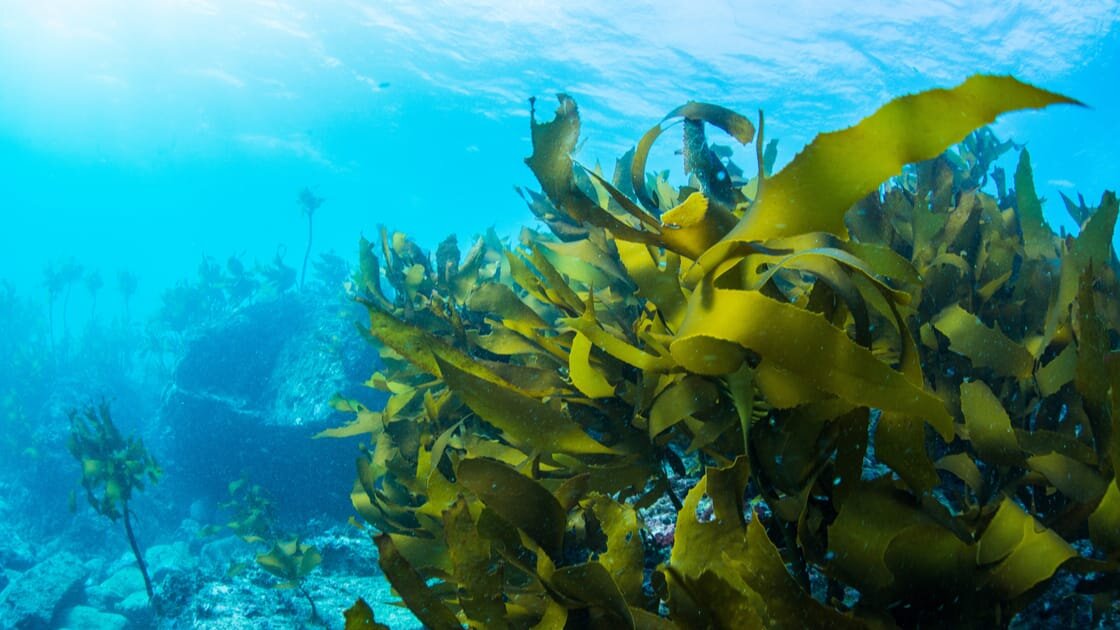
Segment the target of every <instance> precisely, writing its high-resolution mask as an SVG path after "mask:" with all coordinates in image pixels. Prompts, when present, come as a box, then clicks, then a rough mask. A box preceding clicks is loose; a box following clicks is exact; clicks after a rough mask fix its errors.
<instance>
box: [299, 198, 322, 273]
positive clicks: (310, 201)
mask: <svg viewBox="0 0 1120 630" xmlns="http://www.w3.org/2000/svg"><path fill="white" fill-rule="evenodd" d="M324 201H326V200H325V199H323V198H322V197H316V196H315V193H313V192H311V189H310V188H304V189H303V190H301V191H299V207H300V210H302V211H303V214H305V215H307V249H305V250H304V251H303V265H302V266H301V267H300V270H299V288H300V290H302V289H303V282H304V280H305V279H306V278H307V261H308V260H309V259H310V258H311V237H312V235H313V234H314V232H313V227H314V222H313V219H314V217H315V211H316V210H318V209H319V207H320V206H322V205H323V202H324Z"/></svg>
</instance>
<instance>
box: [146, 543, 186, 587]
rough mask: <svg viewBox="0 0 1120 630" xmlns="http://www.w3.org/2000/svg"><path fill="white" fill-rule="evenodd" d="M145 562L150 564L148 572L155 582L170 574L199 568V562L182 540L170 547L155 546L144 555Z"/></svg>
mask: <svg viewBox="0 0 1120 630" xmlns="http://www.w3.org/2000/svg"><path fill="white" fill-rule="evenodd" d="M144 560H145V561H146V562H147V563H148V571H150V572H151V574H152V579H153V580H158V579H161V578H162V577H163V576H165V575H167V574H168V573H173V572H177V571H193V570H194V569H195V567H197V566H198V560H197V559H196V558H195V557H194V556H192V555H191V552H190V546H189V545H188V544H187V543H186V542H184V541H181V540H180V541H176V542H174V543H171V544H169V545H153V546H152V547H151V548H150V549H148V552H147V553H145V554H144Z"/></svg>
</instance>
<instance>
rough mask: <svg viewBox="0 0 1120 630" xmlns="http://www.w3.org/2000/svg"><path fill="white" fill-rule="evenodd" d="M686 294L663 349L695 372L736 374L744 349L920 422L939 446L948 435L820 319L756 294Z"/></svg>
mask: <svg viewBox="0 0 1120 630" xmlns="http://www.w3.org/2000/svg"><path fill="white" fill-rule="evenodd" d="M700 293H701V291H697V295H694V296H693V299H692V300H691V303H690V305H689V316H688V317H686V319H685V324H684V327H683V328H682V329H681V331H680V334H679V335H678V336H677V339H676V340H675V341H673V343H672V345H671V346H670V350H671V352H672V354H673V358H674V359H676V360H677V362H678V363H680V365H682V366H683V367H685V368H686V369H688V370H690V371H692V372H696V373H698V374H712V375H718V374H727V373H730V372H733V371H734V370H736V369H737V368H738V367H739V365H740V363H741V362H742V361H743V358H744V350H750V351H752V352H755V353H757V354H758V355H759V356H761V357H762V361H763V362H766V361H773V362H774V363H776V364H777V365H778V367H781V368H782V369H784V370H787V371H789V372H790V374H792V375H793V376H794V377H795V378H796V379H798V380H799V381H805V382H808V383H810V384H811V385H812V386H813V387H816V388H818V389H820V390H822V391H825V392H829V393H832V394H835V395H836V396H838V397H840V398H842V399H844V400H847V401H849V402H853V403H856V404H858V405H865V406H868V407H876V408H879V409H883V410H887V411H897V412H899V413H904V414H908V415H912V416H915V417H918V418H923V419H925V420H926V421H927V422H929V424H930V425H931V426H933V427H934V428H935V429H937V431H938V433H940V434H941V436H942V437H943V438H945V439H946V440H948V439H950V438H951V437H952V434H953V429H952V418H951V417H950V416H949V413H948V411H946V410H945V406H944V403H942V401H941V399H939V398H938V397H937V396H935V395H933V394H930V393H929V392H927V391H925V390H923V389H922V388H921V387H919V386H917V385H915V384H914V383H912V382H911V381H910V380H909V379H907V378H906V377H905V376H903V374H902V373H901V372H897V371H895V370H893V369H891V368H890V367H889V366H888V365H886V364H885V363H883V362H881V361H879V360H878V359H876V358H875V356H874V355H872V354H871V351H870V350H868V349H866V348H864V347H862V346H859V345H857V344H856V343H855V342H854V341H852V340H851V339H850V338H849V337H848V336H847V334H845V333H844V331H842V330H840V329H838V328H836V327H835V326H833V325H832V324H830V323H828V321H827V320H825V319H824V317H822V316H821V315H819V314H817V313H811V312H809V311H806V310H804V309H801V308H798V307H796V306H794V305H792V304H788V303H783V302H779V301H777V300H773V299H771V298H769V297H766V296H765V295H763V294H761V293H759V292H757V291H733V290H726V289H710V290H708V291H704V292H703V293H705V295H699V294H700Z"/></svg>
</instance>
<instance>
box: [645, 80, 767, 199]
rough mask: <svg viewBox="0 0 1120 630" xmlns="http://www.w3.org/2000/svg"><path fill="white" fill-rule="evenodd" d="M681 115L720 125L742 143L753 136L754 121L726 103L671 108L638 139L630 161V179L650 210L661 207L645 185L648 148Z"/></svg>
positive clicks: (748, 141) (688, 118) (684, 118)
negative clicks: (731, 108) (722, 104)
mask: <svg viewBox="0 0 1120 630" xmlns="http://www.w3.org/2000/svg"><path fill="white" fill-rule="evenodd" d="M678 119H681V120H684V121H690V120H691V121H702V122H706V123H708V124H710V125H714V126H716V127H719V128H720V129H722V130H724V131H726V132H727V133H728V134H729V135H730V136H731V137H733V138H735V139H736V140H738V141H739V143H740V144H744V145H746V144H748V143H750V141H751V140H753V139H754V123H752V122H751V121H750V119H749V118H747V117H746V116H743V115H742V114H738V113H736V112H734V111H732V110H730V109H727V108H726V107H721V106H719V105H712V104H711V103H697V102H695V101H689V102H688V103H685V104H684V105H681V106H680V107H678V108H676V109H674V110H673V111H671V112H669V113H668V114H666V115H665V117H664V118H662V119H661V122H659V123H658V124H656V125H654V126H653V127H652V128H650V130H649V131H647V132H646V133H645V135H643V136H642V139H641V140H639V141H638V147H637V148H636V149H635V150H634V159H633V161H632V162H631V163H630V183H631V186H633V188H634V196H635V197H637V198H638V201H640V202H641V204H642V205H643V206H645V208H646V209H647V210H651V211H656V210H657V207H658V204H657V202H656V201H655V200H654V199H653V197H651V196H650V194H649V191H648V189H647V188H646V160H647V159H648V158H649V151H650V149H651V148H652V147H653V143H654V142H655V141H656V140H657V138H658V137H659V136H660V135H661V134H662V133H663V132H664V131H665V130H666V129H668V128H669V127H670V126H672V125H673V124H676V123H677V122H680V121H679V120H678ZM670 121H671V122H670ZM666 123H669V124H666Z"/></svg>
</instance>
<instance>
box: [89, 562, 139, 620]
mask: <svg viewBox="0 0 1120 630" xmlns="http://www.w3.org/2000/svg"><path fill="white" fill-rule="evenodd" d="M136 592H140V593H142V594H143V593H144V577H143V576H142V575H140V569H137V568H136V565H135V563H134V564H133V565H132V566H128V567H124V568H121V569H119V570H117V571H116V572H115V573H113V574H112V575H110V576H109V577H108V578H106V579H105V581H103V582H101V583H100V584H98V585H96V586H93V587H90V588H88V589H86V595H87V597H88V598H89V601H90V603H92V604H94V605H95V606H97V607H99V608H102V609H109V608H113V607H114V606H115V605H116V604H117V603H118V602H120V601H123V600H124V599H126V598H127V597H129V596H130V595H132V594H133V593H136ZM144 598H145V599H147V594H144Z"/></svg>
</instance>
